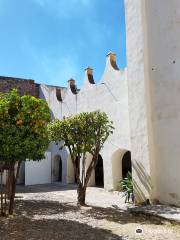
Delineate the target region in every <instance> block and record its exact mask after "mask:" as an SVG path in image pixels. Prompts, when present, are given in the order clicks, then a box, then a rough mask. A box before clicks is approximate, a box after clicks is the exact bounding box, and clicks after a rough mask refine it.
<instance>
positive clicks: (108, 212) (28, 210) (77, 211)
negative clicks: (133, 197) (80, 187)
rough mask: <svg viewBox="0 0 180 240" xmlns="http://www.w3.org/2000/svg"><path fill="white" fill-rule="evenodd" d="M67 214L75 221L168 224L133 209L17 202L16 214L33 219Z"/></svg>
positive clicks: (46, 202) (26, 201) (36, 201)
mask: <svg viewBox="0 0 180 240" xmlns="http://www.w3.org/2000/svg"><path fill="white" fill-rule="evenodd" d="M66 213H70V214H71V213H72V214H74V215H75V216H76V217H75V219H77V221H78V220H80V221H81V219H82V218H85V219H87V222H88V219H90V218H91V219H95V220H97V221H98V220H107V221H110V222H115V223H120V224H128V223H138V224H156V225H163V224H166V222H165V221H164V219H162V218H160V217H156V216H151V215H147V214H143V213H141V214H138V213H136V212H133V211H132V208H131V209H127V210H123V209H113V208H102V207H95V206H88V207H83V208H80V207H78V206H76V205H74V204H70V203H59V202H57V201H43V200H16V214H17V215H19V216H20V215H24V216H29V217H32V218H33V216H35V215H37V216H51V217H52V218H53V215H56V216H59V217H60V218H62V216H65V214H66Z"/></svg>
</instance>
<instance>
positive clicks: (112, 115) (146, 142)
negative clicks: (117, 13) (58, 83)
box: [25, 0, 180, 206]
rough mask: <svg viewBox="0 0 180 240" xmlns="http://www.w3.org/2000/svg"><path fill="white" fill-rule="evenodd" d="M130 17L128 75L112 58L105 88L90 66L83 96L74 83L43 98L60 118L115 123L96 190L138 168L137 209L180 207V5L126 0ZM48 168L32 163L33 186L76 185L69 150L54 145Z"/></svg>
mask: <svg viewBox="0 0 180 240" xmlns="http://www.w3.org/2000/svg"><path fill="white" fill-rule="evenodd" d="M125 10H126V11H125V12H126V43H127V46H126V47H127V68H126V69H125V70H123V71H121V70H119V69H118V67H117V65H116V55H115V54H113V53H109V54H108V55H107V60H106V66H105V70H104V74H103V76H102V78H101V80H100V82H99V83H97V84H96V83H95V82H94V79H93V70H92V69H91V68H90V67H88V68H87V69H86V70H85V76H84V83H83V86H82V88H81V89H80V90H77V89H76V84H75V81H74V80H73V79H71V80H69V81H68V87H67V88H61V87H53V86H47V85H40V86H39V88H40V97H42V98H45V99H46V101H47V103H48V105H49V107H50V109H51V112H52V118H58V119H62V118H63V117H67V116H70V115H73V114H76V113H80V112H83V111H94V110H101V111H104V112H106V113H107V115H108V116H109V119H110V120H112V121H113V122H114V126H115V131H114V134H113V135H112V136H110V137H109V139H108V140H107V141H106V143H105V146H104V148H103V150H102V152H101V153H100V157H99V164H98V166H97V171H95V172H94V173H93V176H92V178H91V180H90V182H89V185H91V186H93V185H104V187H105V188H106V189H108V190H115V189H117V187H118V183H119V181H120V180H121V179H122V177H123V175H125V174H126V172H127V171H128V170H131V167H132V176H133V182H134V190H135V197H136V201H137V202H144V201H147V200H150V201H159V202H162V203H168V204H174V205H177V206H180V174H179V170H180V159H179V158H180V100H179V98H180V1H179V0H171V1H169V0H125ZM42 162H43V164H41V163H39V165H38V166H35V165H34V166H33V165H32V164H30V163H26V164H25V183H26V184H34V183H44V182H53V181H62V182H64V183H74V182H75V178H74V172H73V167H72V163H71V161H70V158H69V155H68V152H67V151H66V149H63V150H59V147H58V146H57V145H55V144H51V146H50V147H49V149H48V150H47V153H46V160H45V161H42ZM37 168H38V177H37V178H34V177H33V175H34V169H36V172H37ZM49 169H50V170H49Z"/></svg>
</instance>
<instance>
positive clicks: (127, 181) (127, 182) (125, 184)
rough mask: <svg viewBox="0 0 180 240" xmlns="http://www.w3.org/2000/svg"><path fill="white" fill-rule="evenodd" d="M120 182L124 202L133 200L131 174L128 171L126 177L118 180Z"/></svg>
mask: <svg viewBox="0 0 180 240" xmlns="http://www.w3.org/2000/svg"><path fill="white" fill-rule="evenodd" d="M120 183H121V186H122V189H123V192H124V197H125V203H127V202H130V201H131V202H134V193H133V182H132V174H131V173H130V172H128V174H127V177H126V178H124V179H123V180H122V181H120Z"/></svg>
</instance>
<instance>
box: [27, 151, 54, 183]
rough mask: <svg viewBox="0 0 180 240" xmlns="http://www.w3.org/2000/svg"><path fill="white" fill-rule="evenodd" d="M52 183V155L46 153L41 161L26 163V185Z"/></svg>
mask: <svg viewBox="0 0 180 240" xmlns="http://www.w3.org/2000/svg"><path fill="white" fill-rule="evenodd" d="M44 183H51V153H50V152H46V153H45V159H43V160H41V161H27V162H26V163H25V185H33V184H44Z"/></svg>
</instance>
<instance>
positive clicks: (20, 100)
mask: <svg viewBox="0 0 180 240" xmlns="http://www.w3.org/2000/svg"><path fill="white" fill-rule="evenodd" d="M49 121H50V111H49V108H48V106H47V104H46V102H45V101H44V100H43V99H37V98H35V97H33V96H29V95H25V96H19V94H18V91H17V90H15V89H14V90H12V91H10V92H9V93H1V94H0V171H1V175H2V174H3V172H4V170H8V173H9V174H8V178H9V183H10V185H9V186H10V191H9V192H8V195H9V200H10V201H9V209H8V213H9V214H13V209H14V197H15V190H16V181H17V178H18V174H19V168H20V164H21V163H22V161H27V160H28V159H29V160H34V161H36V160H40V159H43V158H44V153H45V150H46V149H47V147H48V144H49V140H48V134H47V123H48V122H49ZM1 186H2V181H1ZM1 192H2V188H1ZM5 195H6V194H5ZM1 197H2V199H1V213H2V214H6V213H3V210H2V207H3V206H2V203H3V194H1ZM5 202H6V200H5ZM5 209H6V207H5Z"/></svg>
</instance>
